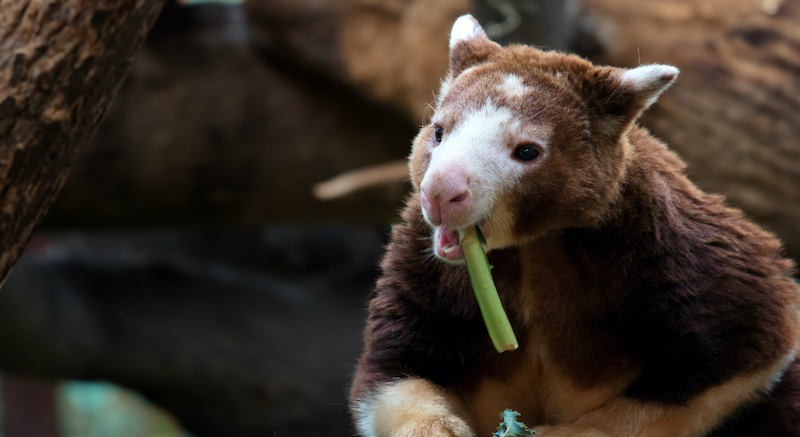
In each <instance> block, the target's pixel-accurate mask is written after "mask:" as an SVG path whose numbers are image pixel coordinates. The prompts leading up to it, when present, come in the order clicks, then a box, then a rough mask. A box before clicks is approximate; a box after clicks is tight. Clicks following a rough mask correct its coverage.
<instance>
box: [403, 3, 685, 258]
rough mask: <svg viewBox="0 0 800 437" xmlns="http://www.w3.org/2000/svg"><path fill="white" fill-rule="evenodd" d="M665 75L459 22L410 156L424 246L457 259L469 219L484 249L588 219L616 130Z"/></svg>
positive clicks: (617, 170)
mask: <svg viewBox="0 0 800 437" xmlns="http://www.w3.org/2000/svg"><path fill="white" fill-rule="evenodd" d="M676 74H677V70H676V69H675V68H673V67H668V66H660V65H656V66H646V67H640V68H638V69H634V70H627V71H625V70H621V69H614V68H609V67H594V66H593V65H591V64H590V63H589V62H587V61H584V60H582V59H579V58H576V57H572V56H567V55H562V54H558V53H549V52H542V51H540V50H536V49H533V48H530V47H523V46H512V47H509V48H505V49H504V48H501V47H500V46H499V45H497V44H495V43H493V42H491V41H489V40H488V39H487V38H486V35H485V34H484V32H483V30H482V29H481V28H480V26H479V25H478V24H477V22H475V20H474V19H472V18H471V17H462V18H461V19H459V20H458V21H457V22H456V24H455V26H454V28H453V32H452V34H451V41H450V73H449V75H448V77H447V78H446V80H445V81H444V82H443V84H442V89H441V91H440V94H439V97H438V99H437V105H436V111H435V113H434V114H433V116H432V118H431V121H430V124H428V125H427V126H425V127H423V128H422V130H421V131H420V133H419V135H418V136H417V138H416V140H415V141H414V149H413V152H412V156H411V179H412V182H413V184H414V187H415V191H416V192H417V194H418V195H419V200H420V203H421V205H422V215H423V217H424V218H425V220H426V221H427V222H428V223H429V224H430V225H431V228H432V236H433V241H434V244H433V249H434V253H435V254H436V255H437V256H438V257H440V258H441V259H443V260H447V261H453V262H458V261H461V260H462V259H463V257H464V255H463V252H462V251H461V248H460V246H459V244H458V231H459V230H462V229H464V228H466V227H469V226H476V225H477V226H479V227H480V229H481V231H482V233H483V234H484V236H485V237H486V240H487V247H488V248H489V249H493V248H502V247H507V246H511V245H515V244H521V243H524V242H526V241H530V240H532V239H535V238H537V237H540V236H542V235H544V234H546V233H548V232H551V231H553V230H555V229H559V228H564V227H574V226H589V225H591V224H592V223H593V222H596V221H597V220H599V218H600V216H602V214H603V211H604V210H605V209H604V208H607V206H608V204H609V203H610V202H611V201H612V200H613V198H614V197H615V196H616V195H617V194H618V190H617V182H618V181H619V179H620V178H621V176H622V174H623V172H624V163H625V141H621V140H620V139H621V137H622V134H623V132H624V131H625V130H626V129H627V128H628V126H629V125H630V124H631V122H632V121H633V120H634V119H635V118H636V116H638V114H639V113H640V112H641V111H642V110H643V109H644V108H646V106H647V105H649V104H650V103H652V101H654V100H655V96H657V94H658V93H660V92H661V91H662V90H663V89H664V88H665V87H666V86H667V85H669V83H671V81H672V80H673V79H674V77H675V75H676Z"/></svg>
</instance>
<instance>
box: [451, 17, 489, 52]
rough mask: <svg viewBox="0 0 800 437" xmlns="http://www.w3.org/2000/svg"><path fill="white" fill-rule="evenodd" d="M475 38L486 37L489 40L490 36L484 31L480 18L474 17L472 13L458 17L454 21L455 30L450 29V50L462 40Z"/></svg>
mask: <svg viewBox="0 0 800 437" xmlns="http://www.w3.org/2000/svg"><path fill="white" fill-rule="evenodd" d="M473 39H485V40H487V41H488V40H489V37H487V36H486V32H484V31H483V28H482V27H481V25H480V23H478V20H476V19H475V18H473V17H472V15H470V14H466V15H462V16H460V17H458V20H456V22H455V23H453V30H451V31H450V50H452V49H453V47H455V45H456V44H458V43H459V42H461V41H468V40H473Z"/></svg>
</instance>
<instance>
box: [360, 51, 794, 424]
mask: <svg viewBox="0 0 800 437" xmlns="http://www.w3.org/2000/svg"><path fill="white" fill-rule="evenodd" d="M620 71H621V70H619V69H614V68H609V67H595V66H593V65H592V64H590V63H589V62H587V61H585V60H582V59H580V58H577V57H573V56H566V55H562V54H558V53H547V52H541V51H539V50H536V49H533V48H530V47H525V46H512V47H509V48H506V49H501V48H500V47H499V46H497V45H496V44H493V43H490V42H488V41H484V42H482V43H480V44H471V45H470V44H466V43H464V42H461V43H459V45H457V46H455V47H454V49H453V50H452V59H451V74H450V76H449V78H448V79H447V80H446V82H445V84H444V89H445V91H446V92H445V93H443V95H442V96H441V97H440V100H441V101H440V102H439V107H438V108H437V111H440V113H438V114H437V116H438V117H439V120H441V122H442V123H443V125H444V128H445V131H447V126H448V123H454V120H455V119H456V118H457V117H458V115H459V114H458V112H459V111H463V110H465V108H470V107H479V106H480V105H482V104H483V102H485V100H486V99H487V98H491V99H492V102H493V103H495V104H499V105H502V106H505V107H509V108H511V109H512V110H513V111H514V112H515V114H517V115H519V116H520V117H521V118H522V119H523V120H525V122H527V123H530V124H532V125H541V126H547V128H548V129H550V131H551V132H552V135H551V137H550V144H549V145H548V148H547V153H548V156H547V157H546V161H542V162H543V164H542V165H541V166H539V167H537V168H536V169H535V170H531V174H530V176H529V177H528V176H526V177H525V178H523V180H522V181H520V183H519V184H517V186H516V187H515V189H514V190H511V191H510V192H507V193H504V194H503V196H502V197H501V199H499V200H498V205H499V206H498V208H497V209H498V210H499V211H502V213H501V215H502V216H503V217H502V219H501V220H499V221H501V222H505V223H507V224H508V223H511V225H508V226H503V227H502V229H501V227H496V228H494V229H491V230H490V232H489V235H487V237H489V238H490V239H491V238H492V237H494V241H500V242H506V243H507V242H509V241H513V242H514V244H513V245H511V246H510V247H504V248H501V246H505V245H506V244H494V245H492V244H490V246H493V247H498V248H497V249H495V250H492V251H491V252H489V254H488V256H489V260H490V263H491V264H492V265H494V266H495V268H494V270H493V276H494V278H495V281H496V284H497V288H498V291H499V293H500V296H501V299H502V301H503V303H504V306H505V308H506V310H507V312H508V315H509V318H510V320H511V323H512V325H513V326H514V329H515V331H516V332H517V336H518V338H519V340H520V344H521V345H522V347H521V348H520V350H519V351H517V352H514V353H511V354H502V355H500V354H497V353H496V352H495V351H494V349H493V348H492V346H491V343H490V342H489V339H488V337H487V335H486V331H485V327H484V325H483V321H482V319H481V317H480V314H479V311H478V308H477V305H476V303H475V300H474V297H473V296H472V290H471V287H470V285H469V280H468V277H467V273H466V269H465V268H464V267H463V266H459V265H450V264H445V263H443V262H441V261H439V260H437V259H435V258H433V257H431V256H427V255H426V254H425V253H426V249H428V250H429V247H430V243H429V240H428V239H429V237H430V235H431V228H430V226H429V225H428V224H426V223H425V222H424V220H423V219H422V216H421V212H420V206H419V200H418V194H414V195H413V196H411V198H410V199H409V200H408V203H407V206H406V208H405V210H404V211H403V220H404V222H403V223H402V224H400V225H398V226H396V227H395V229H394V231H393V233H392V241H391V243H390V245H389V247H388V250H387V254H386V257H385V258H384V260H383V263H382V269H383V275H382V277H381V278H380V279H379V281H378V283H377V286H376V289H377V293H376V296H375V298H374V299H373V300H372V302H371V304H370V315H369V319H368V321H367V328H366V331H365V350H364V354H363V356H362V358H361V360H360V362H359V368H358V372H357V374H356V378H355V381H354V384H353V388H352V401H353V405H354V406H356V405H358V404H359V402H364V401H365V400H366V399H369V398H370V396H374V394H375V393H377V392H380V391H381V390H383V388H385V387H390V386H391V384H393V381H406V380H407V379H406V378H409V377H414V378H422V379H423V380H425V381H427V382H429V383H431V384H434V385H435V386H436V387H439V388H441V390H446V391H447V392H448V393H450V394H451V395H452V396H453V399H454V400H453V401H452V405H451V406H453V408H454V409H457V410H458V411H459V412H458V413H454V414H456V415H457V416H458V417H460V418H461V419H463V420H465V421H466V422H467V423H469V424H470V425H471V427H472V428H473V430H475V431H476V432H478V435H482V436H487V437H488V435H489V434H488V433H490V432H491V430H492V429H493V428H494V427H495V426H496V424H497V422H498V421H499V419H498V414H499V413H500V412H501V411H502V410H503V409H505V408H513V409H516V410H518V411H520V412H521V413H522V420H525V421H526V423H528V424H529V425H534V427H536V426H537V425H539V426H541V427H540V428H539V429H540V432H539V433H537V436H538V435H544V436H548V435H551V436H584V437H588V436H595V435H597V436H623V435H641V436H647V437H653V436H662V435H663V436H685V437H699V436H703V435H709V436H711V435H713V436H714V437H718V436H719V437H722V436H724V437H729V436H738V435H742V436H743V435H748V436H749V435H752V434H750V433H744V432H742V433H739V431H738V430H737V428H736V426H737V425H736V424H737V423H738V424H740V425H739V426H740V427H741V429H748V430H759V429H761V428H764V429H767V428H769V429H771V430H772V433H771V434H763V433H762V434H757V435H764V436H766V435H775V436H789V435H793V436H797V435H800V420H798V419H797V418H798V417H800V370H798V369H800V362H795V363H794V364H792V365H791V366H790V367H789V370H788V371H787V373H786V375H785V376H784V378H783V379H782V380H781V381H780V382H779V383H778V384H777V386H776V387H775V389H774V390H775V391H774V396H773V397H765V396H766V395H765V394H764V393H765V392H766V391H767V390H768V389H769V388H770V387H771V385H772V378H773V377H775V375H780V374H781V371H782V369H783V368H784V367H785V365H787V364H788V361H787V360H788V359H789V358H790V357H791V353H792V351H793V350H794V349H796V348H797V346H798V339H799V338H800V337H799V336H798V333H799V329H800V327H799V324H798V314H797V302H798V299H797V296H798V290H797V287H796V285H795V284H794V283H793V281H792V279H791V278H790V276H789V275H790V273H791V272H792V270H793V268H794V266H793V264H792V263H791V262H790V261H788V260H786V259H784V258H782V257H781V256H780V250H781V247H780V244H779V242H778V241H777V240H776V239H775V238H774V237H773V236H772V235H770V234H769V233H767V232H765V231H763V230H761V229H759V228H758V227H757V226H755V225H753V224H752V223H750V222H749V221H747V220H746V219H745V218H744V217H743V216H742V214H741V213H740V212H739V211H737V210H734V209H731V208H729V207H726V206H725V205H724V203H723V199H722V198H721V197H720V196H716V195H710V194H706V193H703V192H702V191H700V190H699V189H697V188H696V187H695V186H694V185H693V184H692V183H691V182H690V181H689V180H688V179H687V178H686V177H685V176H684V174H683V167H684V165H683V163H682V162H681V161H680V159H679V158H678V157H677V156H676V155H675V154H673V153H672V152H670V151H669V150H668V149H667V148H666V146H665V145H664V144H662V143H661V142H659V141H658V140H656V139H655V138H653V137H652V136H650V135H649V133H648V132H646V131H645V130H644V129H642V128H640V127H638V126H636V125H635V124H634V122H635V119H636V118H637V117H638V115H639V114H640V113H641V112H642V111H643V110H644V109H645V108H646V106H647V102H646V98H647V96H645V95H640V94H637V90H633V89H630V88H626V86H625V85H624V84H623V83H621V82H620V81H619V75H620ZM503 73H514V74H516V75H518V76H519V77H521V78H523V79H524V83H525V84H526V85H528V86H530V88H531V91H530V92H529V93H528V94H527V95H525V96H524V97H523V98H510V97H508V96H505V95H503V94H502V93H501V92H499V91H498V90H497V89H496V88H493V87H492V86H491V84H492V83H496V77H497V76H498V75H500V74H503ZM667 79H669V80H671V79H672V78H664V80H667ZM432 129H433V128H432V127H431V126H426V127H424V128H423V129H422V130H421V132H420V135H419V136H418V137H417V139H416V140H415V147H414V153H413V155H412V158H411V177H412V182H413V183H414V185H415V187H417V189H418V187H419V185H420V182H421V180H422V177H423V175H424V172H425V169H426V168H427V166H428V163H429V161H430V156H429V155H430V152H429V147H428V146H427V145H426V142H427V141H431V140H430V138H431V136H432V135H431V132H432ZM510 147H513V144H512V145H510ZM492 233H494V234H495V235H492ZM787 357H789V358H787ZM456 404H457V408H456ZM454 411H455V410H454ZM406 419H407V420H410V421H412V422H413V421H414V419H413V417H406ZM767 420H772V421H773V422H772V423H769V424H768V423H766V422H765V421H767ZM545 425H549V426H547V427H545ZM718 427H719V431H718V432H717V433H713V430H714V429H717V428H718ZM753 432H763V431H753ZM440 434H441V433H436V432H419V433H418V434H416V435H440ZM381 435H393V434H391V432H389V431H387V433H386V434H381Z"/></svg>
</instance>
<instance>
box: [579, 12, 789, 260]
mask: <svg viewBox="0 0 800 437" xmlns="http://www.w3.org/2000/svg"><path fill="white" fill-rule="evenodd" d="M584 3H585V4H586V6H588V7H589V8H590V11H591V15H590V18H591V22H592V23H593V25H594V28H595V29H594V31H595V33H596V34H597V35H598V36H599V40H600V42H601V43H602V46H603V49H604V55H602V56H601V57H598V59H597V60H598V61H600V62H605V63H608V64H612V65H620V66H636V65H639V64H647V63H654V62H655V63H665V64H672V65H675V66H677V67H678V68H680V70H681V74H680V77H679V79H678V81H677V82H676V84H675V85H674V86H673V87H672V88H671V89H670V90H669V91H668V92H667V93H665V94H664V95H663V96H662V97H661V98H660V99H659V102H658V103H656V105H654V107H653V108H651V109H650V110H649V111H648V112H647V113H645V116H644V118H643V122H644V124H645V125H647V126H649V127H650V128H651V130H652V131H653V132H654V133H655V134H656V135H657V136H659V137H661V138H664V139H665V140H666V142H667V143H668V144H669V145H670V147H672V148H673V149H675V150H676V151H677V152H678V153H679V154H680V155H681V156H682V157H683V158H684V159H685V161H686V162H687V163H688V166H689V167H688V173H689V175H690V177H691V178H692V179H693V180H694V181H695V182H697V183H698V184H699V185H700V186H701V187H702V188H703V189H705V190H708V191H712V192H720V193H724V194H726V195H727V196H728V199H729V202H730V203H731V204H733V205H735V206H738V207H740V208H742V209H743V210H744V211H745V213H746V214H748V215H749V216H750V217H752V218H753V219H755V220H756V221H757V222H758V223H760V224H761V225H763V226H765V227H766V228H768V229H770V230H772V231H773V232H775V233H776V234H777V235H778V236H779V237H780V238H781V239H782V240H783V241H784V243H785V245H786V248H787V249H788V253H789V254H790V255H791V256H793V257H795V258H798V259H800V32H798V27H797V23H798V20H800V3H798V2H797V1H785V2H782V1H760V0H759V1H755V0H736V1H732V0H713V1H695V0H679V1H673V2H663V1H658V0H644V1H643V0H626V1H619V0H585V1H584Z"/></svg>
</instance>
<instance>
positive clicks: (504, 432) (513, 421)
mask: <svg viewBox="0 0 800 437" xmlns="http://www.w3.org/2000/svg"><path fill="white" fill-rule="evenodd" d="M517 416H519V413H517V412H516V411H513V410H506V411H503V414H501V415H500V418H501V419H503V421H502V422H501V423H500V426H498V427H497V432H495V433H494V434H492V437H531V436H533V435H534V434H536V432H535V431H533V430H531V429H530V428H528V427H527V426H525V424H524V423H522V422H518V421H517Z"/></svg>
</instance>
